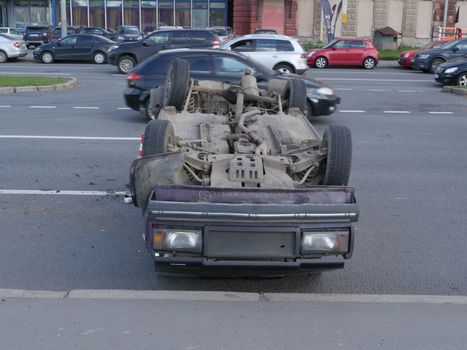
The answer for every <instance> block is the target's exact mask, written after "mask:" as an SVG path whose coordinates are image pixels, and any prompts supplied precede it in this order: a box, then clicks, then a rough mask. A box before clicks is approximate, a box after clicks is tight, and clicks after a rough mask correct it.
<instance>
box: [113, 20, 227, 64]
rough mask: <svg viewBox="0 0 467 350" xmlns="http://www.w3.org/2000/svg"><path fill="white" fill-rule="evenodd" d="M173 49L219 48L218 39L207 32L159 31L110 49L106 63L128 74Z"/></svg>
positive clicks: (185, 30) (190, 30) (187, 30)
mask: <svg viewBox="0 0 467 350" xmlns="http://www.w3.org/2000/svg"><path fill="white" fill-rule="evenodd" d="M175 48H195V49H199V48H214V49H218V48H219V37H218V36H217V35H216V34H214V33H213V32H211V31H209V30H194V29H193V30H192V29H173V30H159V31H156V32H153V33H151V34H149V35H148V36H147V37H145V38H144V39H142V40H139V41H137V42H132V43H122V44H119V45H114V46H112V47H111V48H110V51H109V57H108V62H109V63H110V64H112V65H114V66H117V68H118V71H119V72H120V73H128V72H131V71H132V70H133V68H134V67H135V66H136V65H137V64H139V63H141V62H143V61H144V60H145V59H146V58H148V57H150V56H152V55H154V54H156V53H158V52H159V51H161V50H167V49H175Z"/></svg>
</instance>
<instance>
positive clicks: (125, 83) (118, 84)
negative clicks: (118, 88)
mask: <svg viewBox="0 0 467 350" xmlns="http://www.w3.org/2000/svg"><path fill="white" fill-rule="evenodd" d="M117 84H118V85H126V84H127V83H117Z"/></svg>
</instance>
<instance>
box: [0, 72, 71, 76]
mask: <svg viewBox="0 0 467 350" xmlns="http://www.w3.org/2000/svg"><path fill="white" fill-rule="evenodd" d="M2 74H3V75H54V76H55V75H59V76H60V75H67V76H68V75H71V73H44V72H42V73H33V72H2Z"/></svg>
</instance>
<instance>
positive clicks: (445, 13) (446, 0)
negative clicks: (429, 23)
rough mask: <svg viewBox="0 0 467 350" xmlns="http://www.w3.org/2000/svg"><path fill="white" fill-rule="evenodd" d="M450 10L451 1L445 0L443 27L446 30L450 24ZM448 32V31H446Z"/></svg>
mask: <svg viewBox="0 0 467 350" xmlns="http://www.w3.org/2000/svg"><path fill="white" fill-rule="evenodd" d="M448 8H449V0H444V16H443V27H444V28H446V25H447V22H448ZM444 32H446V29H444Z"/></svg>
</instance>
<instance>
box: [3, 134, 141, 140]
mask: <svg viewBox="0 0 467 350" xmlns="http://www.w3.org/2000/svg"><path fill="white" fill-rule="evenodd" d="M0 139H40V140H102V141H139V140H140V139H141V138H140V137H106V136H42V135H0Z"/></svg>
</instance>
